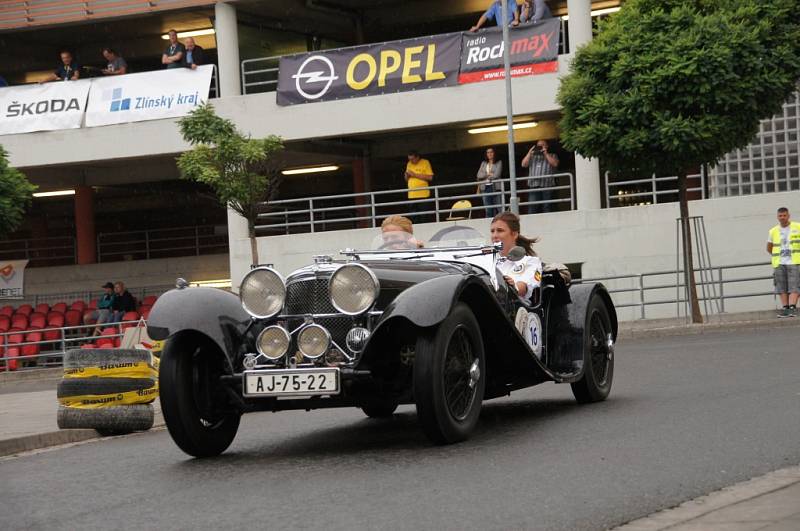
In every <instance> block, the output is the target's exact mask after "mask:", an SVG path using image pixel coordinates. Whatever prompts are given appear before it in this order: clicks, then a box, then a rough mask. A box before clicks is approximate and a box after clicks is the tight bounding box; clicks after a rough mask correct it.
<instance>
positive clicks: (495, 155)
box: [483, 146, 497, 164]
mask: <svg viewBox="0 0 800 531" xmlns="http://www.w3.org/2000/svg"><path fill="white" fill-rule="evenodd" d="M490 149H491V150H492V153H494V161H492V164H497V150H496V149H495V148H493V147H492V146H489V147H487V148H486V151H489V150H490ZM486 151H484V152H483V161H484V162H489V155H487V154H486Z"/></svg>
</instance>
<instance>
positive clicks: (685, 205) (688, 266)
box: [678, 170, 703, 324]
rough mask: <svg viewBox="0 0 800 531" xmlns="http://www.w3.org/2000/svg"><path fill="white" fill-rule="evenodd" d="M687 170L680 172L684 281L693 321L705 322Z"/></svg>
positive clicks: (679, 188)
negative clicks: (697, 278) (697, 279)
mask: <svg viewBox="0 0 800 531" xmlns="http://www.w3.org/2000/svg"><path fill="white" fill-rule="evenodd" d="M686 188H687V183H686V171H685V170H681V171H680V172H679V173H678V199H679V202H680V211H681V243H682V245H683V275H684V283H685V285H686V286H688V290H687V292H688V296H689V307H690V308H691V312H692V322H693V323H696V324H700V323H702V322H703V314H701V313H700V302H699V301H698V300H697V284H696V283H695V281H694V255H693V254H692V228H691V227H690V226H689V198H688V197H687V193H686Z"/></svg>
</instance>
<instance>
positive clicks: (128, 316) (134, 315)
mask: <svg viewBox="0 0 800 531" xmlns="http://www.w3.org/2000/svg"><path fill="white" fill-rule="evenodd" d="M122 320H123V321H138V320H139V312H125V315H123V316H122Z"/></svg>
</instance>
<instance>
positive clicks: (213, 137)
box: [178, 104, 283, 263]
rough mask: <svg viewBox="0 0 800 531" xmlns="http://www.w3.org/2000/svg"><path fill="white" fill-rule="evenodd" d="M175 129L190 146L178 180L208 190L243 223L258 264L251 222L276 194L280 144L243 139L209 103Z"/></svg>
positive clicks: (273, 138)
mask: <svg viewBox="0 0 800 531" xmlns="http://www.w3.org/2000/svg"><path fill="white" fill-rule="evenodd" d="M178 124H179V126H180V130H181V134H182V135H183V138H184V139H185V140H186V141H187V142H189V143H190V144H191V145H192V146H193V148H192V149H191V150H190V151H187V152H185V153H183V154H182V155H181V156H180V157H178V169H179V170H180V172H181V176H182V177H184V178H186V179H191V180H193V181H196V182H199V183H203V184H205V185H207V186H209V187H210V188H211V189H212V190H213V191H214V193H215V194H216V196H217V198H218V199H219V200H220V202H221V203H222V204H224V205H227V206H229V207H230V208H232V209H233V210H234V211H236V212H237V213H238V214H239V215H241V216H242V217H244V218H245V219H247V222H248V229H249V235H250V238H251V243H252V249H253V263H257V262H258V255H257V251H256V245H255V224H256V219H257V217H258V211H259V205H260V204H261V203H263V202H265V201H269V200H270V199H271V198H272V197H273V195H274V194H275V192H276V191H277V188H278V185H279V179H280V171H279V170H280V167H281V161H280V154H281V153H282V151H283V141H282V140H281V139H280V137H277V136H274V135H270V136H268V137H266V138H260V139H257V138H250V137H249V136H245V135H244V134H242V133H241V132H240V131H238V130H237V129H236V126H235V125H234V124H233V122H231V121H230V120H226V119H224V118H221V117H219V116H217V114H216V113H215V112H214V108H213V107H212V106H211V105H210V104H206V105H203V106H201V107H198V108H197V109H195V110H193V111H192V112H191V113H189V115H188V116H186V117H184V118H182V119H181V120H180V121H179V122H178Z"/></svg>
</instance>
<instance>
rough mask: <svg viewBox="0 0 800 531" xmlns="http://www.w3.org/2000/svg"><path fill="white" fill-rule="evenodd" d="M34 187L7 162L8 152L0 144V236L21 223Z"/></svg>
mask: <svg viewBox="0 0 800 531" xmlns="http://www.w3.org/2000/svg"><path fill="white" fill-rule="evenodd" d="M36 188H37V186H36V185H34V184H31V183H30V182H28V179H27V178H26V177H25V175H24V174H23V173H22V172H21V171H19V170H18V169H16V168H12V167H11V166H10V165H9V164H8V153H7V152H6V150H5V149H3V146H0V237H3V238H5V237H6V236H8V235H9V234H11V233H12V232H14V231H15V230H16V228H17V227H19V224H20V223H22V216H23V215H24V214H25V209H26V208H28V207H29V206H30V204H31V194H33V192H35V191H36Z"/></svg>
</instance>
